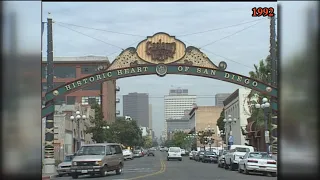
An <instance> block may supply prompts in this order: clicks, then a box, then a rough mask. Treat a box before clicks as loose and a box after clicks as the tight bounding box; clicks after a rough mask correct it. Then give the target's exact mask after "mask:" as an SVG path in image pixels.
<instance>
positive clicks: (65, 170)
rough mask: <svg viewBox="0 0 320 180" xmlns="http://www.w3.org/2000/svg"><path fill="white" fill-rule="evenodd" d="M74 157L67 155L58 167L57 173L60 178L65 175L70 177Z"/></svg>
mask: <svg viewBox="0 0 320 180" xmlns="http://www.w3.org/2000/svg"><path fill="white" fill-rule="evenodd" d="M73 157H74V156H73V155H66V156H65V157H64V161H63V162H62V163H60V164H59V165H58V168H57V172H58V175H59V176H60V177H62V176H63V175H66V174H68V175H70V168H71V164H72V159H73Z"/></svg>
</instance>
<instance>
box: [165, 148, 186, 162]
mask: <svg viewBox="0 0 320 180" xmlns="http://www.w3.org/2000/svg"><path fill="white" fill-rule="evenodd" d="M171 159H178V160H179V161H182V156H181V149H180V148H179V147H170V148H169V150H168V156H167V161H170V160H171Z"/></svg>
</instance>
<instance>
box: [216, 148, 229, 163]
mask: <svg viewBox="0 0 320 180" xmlns="http://www.w3.org/2000/svg"><path fill="white" fill-rule="evenodd" d="M228 152H229V151H227V150H225V151H222V152H221V154H220V156H219V157H218V167H224V162H225V160H224V156H225V155H226V154H227V153H228Z"/></svg>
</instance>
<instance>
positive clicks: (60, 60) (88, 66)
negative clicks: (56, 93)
mask: <svg viewBox="0 0 320 180" xmlns="http://www.w3.org/2000/svg"><path fill="white" fill-rule="evenodd" d="M46 59H47V58H45V57H43V58H42V97H44V95H45V93H46V91H47V84H46V74H47V71H46V70H47V68H46V64H47V63H46ZM53 60H54V80H53V81H54V87H59V86H62V85H63V84H65V83H67V82H70V81H74V80H76V79H78V78H82V77H85V76H88V75H90V74H95V73H97V68H98V67H99V66H103V67H105V68H106V67H108V66H109V64H110V62H109V60H108V58H107V57H104V56H84V57H54V58H53ZM118 90H120V89H119V88H118V87H116V81H115V80H112V81H105V82H103V83H101V84H93V85H90V86H87V87H84V88H83V89H80V90H78V91H75V92H72V93H70V94H67V95H66V96H61V97H57V98H56V101H55V104H57V105H59V104H63V103H65V104H67V105H74V104H75V103H79V104H81V105H83V106H85V105H90V104H91V103H98V104H100V103H101V100H100V99H101V97H102V102H103V104H102V108H103V114H104V118H105V119H106V120H107V121H110V122H114V121H115V118H116V102H119V100H118V99H116V91H118Z"/></svg>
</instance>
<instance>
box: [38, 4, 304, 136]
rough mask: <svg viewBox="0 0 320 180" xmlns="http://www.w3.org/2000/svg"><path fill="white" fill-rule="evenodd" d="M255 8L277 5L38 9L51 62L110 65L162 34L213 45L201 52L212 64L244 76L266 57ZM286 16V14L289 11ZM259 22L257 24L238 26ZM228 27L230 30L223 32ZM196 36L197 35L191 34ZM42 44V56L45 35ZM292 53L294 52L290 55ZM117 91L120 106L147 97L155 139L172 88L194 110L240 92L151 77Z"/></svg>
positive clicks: (210, 83) (126, 82) (263, 26)
mask: <svg viewBox="0 0 320 180" xmlns="http://www.w3.org/2000/svg"><path fill="white" fill-rule="evenodd" d="M260 6H261V7H274V8H275V9H276V8H277V6H276V3H261V2H259V3H243V2H241V3H231V2H226V3H221V2H219V3H213V2H210V3H203V2H201V3H194V2H192V3H191V2H190V3H186V2H183V3H174V2H172V3H164V2H153V3H137V2H136V3H127V2H119V3H115V2H110V3H108V2H101V3H100V2H99V3H98V2H92V3H58V2H52V3H43V21H46V17H48V15H47V14H48V12H51V17H52V18H53V20H54V21H55V22H56V23H55V24H54V28H53V36H54V56H86V55H102V56H108V58H109V60H110V61H113V59H114V57H115V56H117V55H118V54H119V53H120V52H121V48H122V49H125V48H127V47H130V46H134V47H135V46H136V45H137V43H138V42H140V41H142V40H143V39H144V38H145V37H146V36H151V35H153V34H154V33H156V32H167V33H169V34H170V35H174V36H176V37H177V38H178V39H180V40H182V41H183V42H185V43H186V45H187V46H189V45H192V46H196V47H202V46H204V45H206V44H209V43H212V44H210V45H208V46H205V47H203V48H201V49H202V51H203V52H204V53H206V55H207V56H208V57H209V58H210V59H211V61H212V62H213V63H216V64H218V63H219V62H220V61H226V62H227V64H228V68H227V70H228V71H233V72H236V73H239V74H242V75H248V72H249V71H251V70H253V64H254V63H257V62H259V60H261V59H264V58H266V56H267V55H268V54H269V20H268V19H267V18H254V17H251V14H252V12H251V9H252V8H253V7H260ZM299 7H300V5H299V4H296V5H293V6H292V7H291V10H292V8H293V9H298V8H299ZM286 9H289V8H286ZM287 12H288V13H289V11H288V10H287ZM291 12H292V11H291ZM259 19H260V21H256V22H251V23H246V24H242V25H237V24H241V23H245V22H250V21H254V20H259ZM295 20H297V19H294V18H293V19H291V20H290V21H288V22H286V23H287V24H289V23H291V24H292V23H295ZM298 20H299V19H298ZM257 22H258V24H256V23H257ZM71 24H72V25H78V26H83V27H77V26H72V25H71ZM232 25H235V26H233V27H229V28H224V27H227V26H232ZM84 27H86V28H84ZM68 28H69V29H68ZM90 28H91V29H90ZM70 29H72V30H70ZM95 29H102V30H106V31H99V30H95ZM214 29H220V30H214ZM45 31H46V30H45ZM204 31H206V32H204ZM196 32H202V33H197V34H192V33H196ZM237 32H238V33H237ZM291 32H292V34H290V33H289V34H286V35H285V37H284V38H290V36H294V35H295V34H296V32H295V29H293V30H292V31H291ZM186 34H191V35H186ZM182 35H185V36H182ZM88 36H89V37H88ZM213 42H215V43H213ZM43 43H44V46H43V52H44V53H45V52H46V46H45V43H46V33H45V34H44V36H43ZM291 47H292V48H293V46H291ZM292 51H294V49H291V52H292ZM291 52H289V51H288V52H285V53H287V54H290V53H291ZM44 55H45V54H44ZM117 85H118V86H120V88H121V91H120V92H119V93H118V94H117V96H118V97H119V98H120V99H121V100H122V95H124V94H128V93H130V92H141V93H149V96H150V103H151V104H152V113H153V114H152V115H153V129H154V130H155V132H156V135H157V136H158V135H159V134H160V132H161V131H162V130H163V129H164V109H163V107H164V99H163V96H164V95H166V94H168V92H169V89H170V88H171V87H181V88H187V89H189V94H192V95H197V96H198V97H199V98H198V99H197V104H198V105H199V106H203V105H206V106H210V105H214V95H215V94H216V93H226V92H230V93H231V92H233V91H235V90H236V89H237V88H239V86H237V85H234V84H230V83H227V82H222V81H218V80H211V79H206V78H201V77H192V76H178V75H167V76H166V77H163V78H159V77H158V76H155V75H154V76H142V77H132V78H125V79H120V80H117ZM117 109H118V110H120V111H122V103H120V104H118V105H117Z"/></svg>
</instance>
